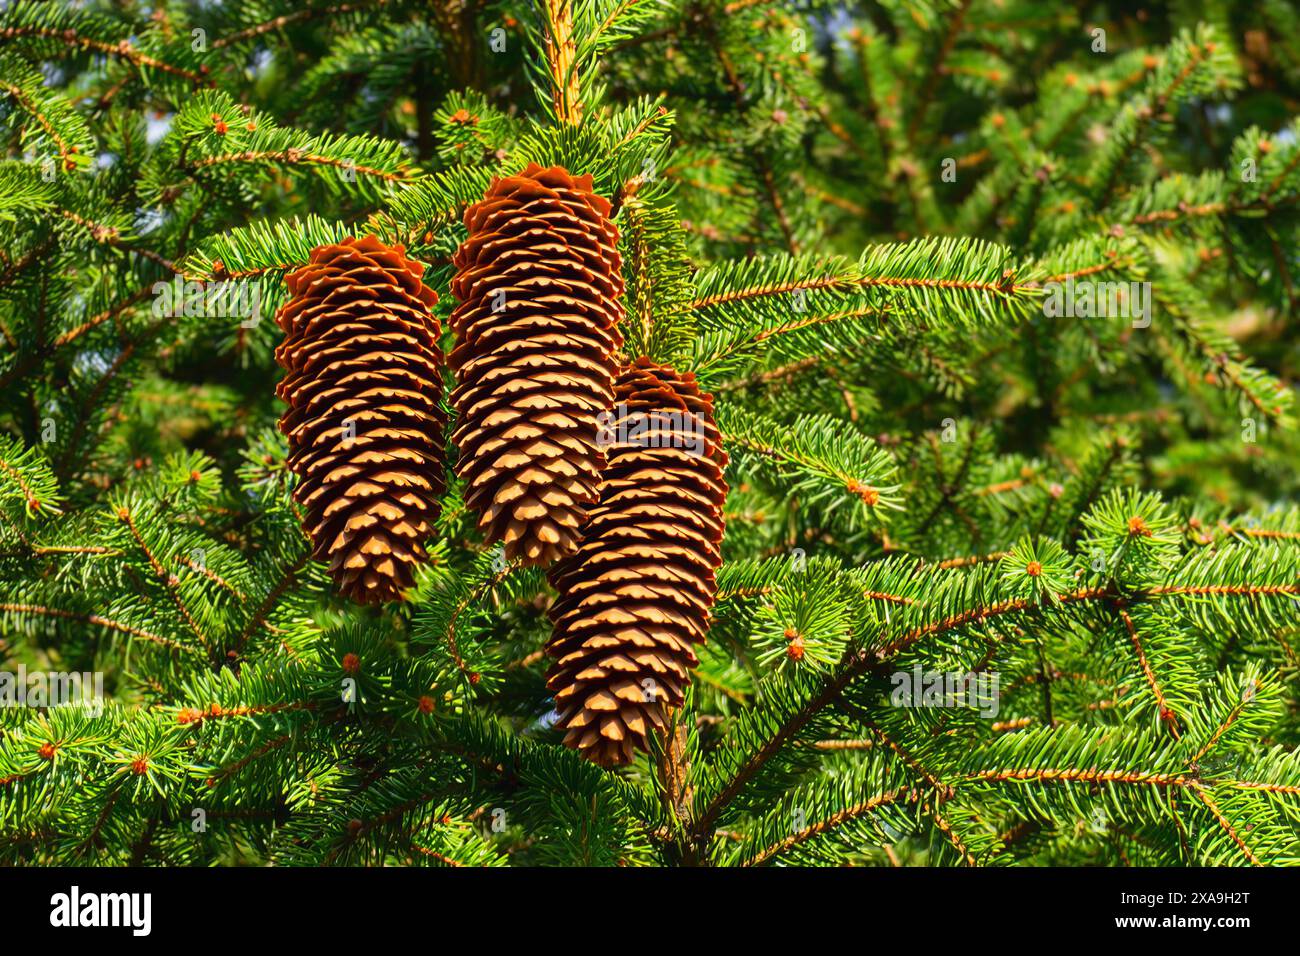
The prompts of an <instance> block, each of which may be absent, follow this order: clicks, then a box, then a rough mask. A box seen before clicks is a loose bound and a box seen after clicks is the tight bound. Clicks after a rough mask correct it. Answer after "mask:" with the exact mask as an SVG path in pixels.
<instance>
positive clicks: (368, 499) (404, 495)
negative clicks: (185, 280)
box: [275, 236, 447, 604]
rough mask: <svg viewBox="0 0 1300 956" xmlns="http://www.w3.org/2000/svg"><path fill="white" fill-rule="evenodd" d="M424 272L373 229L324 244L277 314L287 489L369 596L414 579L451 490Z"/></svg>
mask: <svg viewBox="0 0 1300 956" xmlns="http://www.w3.org/2000/svg"><path fill="white" fill-rule="evenodd" d="M423 275H424V266H423V265H421V264H420V263H418V262H415V261H414V260H411V259H407V258H406V256H405V249H404V247H402V246H395V247H393V248H389V247H387V246H385V245H383V243H381V242H379V240H377V239H375V238H374V237H373V236H367V237H365V238H363V239H346V240H344V241H343V242H342V243H340V244H338V245H328V246H320V247H319V248H317V249H313V250H312V254H311V260H310V261H309V262H308V264H307V265H305V266H303V267H302V268H301V269H299V270H298V271H297V272H294V273H293V274H292V275H290V276H289V277H288V278H287V280H286V281H287V283H288V286H289V292H290V293H291V294H292V298H291V299H290V300H289V302H287V303H286V304H285V305H284V307H283V308H282V309H281V310H280V312H279V314H278V315H277V316H276V321H277V322H278V323H279V325H280V328H281V329H282V330H283V331H284V334H285V338H284V341H283V342H282V343H281V344H280V346H279V348H277V349H276V351H275V358H276V361H278V362H279V363H280V365H281V366H283V367H284V369H285V372H286V374H285V377H284V379H283V380H282V381H281V382H280V384H279V386H278V387H277V388H276V394H277V395H279V396H280V398H282V399H284V401H285V402H287V403H288V405H289V408H288V410H286V411H285V413H284V416H283V417H282V418H281V419H280V431H282V432H284V434H285V436H286V437H287V438H288V439H289V458H288V465H289V467H290V468H291V469H292V470H293V472H294V473H295V474H296V475H297V476H298V485H297V487H296V488H295V489H294V492H293V496H294V499H295V500H296V501H297V502H298V503H299V504H301V505H302V506H303V508H304V510H305V511H306V515H305V519H304V526H305V528H306V530H307V533H308V534H309V535H310V536H311V539H312V542H313V544H314V545H315V548H314V550H313V552H312V557H314V558H317V559H318V560H323V561H328V562H329V572H330V574H331V575H332V576H333V578H334V580H335V581H336V583H337V585H338V589H339V591H340V592H341V593H342V594H344V595H346V596H348V597H350V598H352V599H353V600H355V601H358V602H361V603H363V604H366V603H377V602H381V601H392V600H401V599H402V591H404V590H405V589H406V588H408V587H410V586H411V585H412V584H413V583H414V574H413V572H414V569H415V565H416V564H417V563H419V562H421V561H424V560H425V559H426V558H427V557H428V553H427V552H426V551H425V549H424V540H425V539H426V538H427V537H428V536H429V534H430V533H431V532H432V530H433V529H432V524H433V522H434V521H436V520H437V517H438V508H439V503H438V498H439V496H440V495H441V494H442V492H443V489H444V481H443V474H442V468H443V452H444V448H445V446H444V443H443V432H444V429H445V426H446V424H447V416H446V413H445V412H443V410H442V408H441V406H440V404H439V402H440V399H441V396H442V370H441V363H442V352H441V351H440V349H439V345H438V337H439V335H440V333H441V328H440V326H439V323H438V319H437V318H436V317H435V316H434V315H433V313H432V312H431V307H432V306H433V305H434V303H436V302H437V301H438V295H437V293H436V292H434V291H433V290H432V289H430V288H428V287H427V286H425V284H424V282H423V280H422V278H421V277H422V276H423Z"/></svg>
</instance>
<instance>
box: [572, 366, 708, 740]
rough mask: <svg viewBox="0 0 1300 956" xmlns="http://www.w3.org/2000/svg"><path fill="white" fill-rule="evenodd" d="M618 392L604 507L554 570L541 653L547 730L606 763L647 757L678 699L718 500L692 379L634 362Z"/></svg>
mask: <svg viewBox="0 0 1300 956" xmlns="http://www.w3.org/2000/svg"><path fill="white" fill-rule="evenodd" d="M615 392H616V398H617V405H616V406H615V408H616V414H615V415H614V416H612V419H613V420H612V421H611V422H610V423H608V424H607V425H606V429H607V430H608V431H609V433H610V434H611V435H612V436H613V438H612V441H611V442H610V444H609V447H608V449H607V452H608V464H607V466H606V469H605V473H604V477H603V480H602V482H601V485H600V501H599V503H598V504H597V506H596V507H595V508H593V509H592V510H591V512H590V515H589V517H588V521H587V523H586V524H585V525H584V526H583V529H582V538H581V542H580V544H579V548H578V550H577V552H576V553H574V554H573V555H572V556H570V557H568V558H565V559H564V560H562V561H561V562H560V563H558V564H557V565H555V567H554V568H552V569H551V573H550V577H551V582H552V584H553V585H554V586H555V588H556V590H557V591H558V592H559V597H558V598H557V600H556V601H555V603H554V605H552V607H551V610H550V616H551V620H552V622H553V625H554V630H553V633H552V636H551V640H550V641H549V642H548V644H547V652H548V653H549V654H550V655H551V656H552V657H553V658H555V662H554V664H553V665H552V667H551V670H550V673H549V675H548V681H547V685H548V687H550V688H551V689H552V690H553V691H554V692H555V709H556V713H557V720H556V726H557V727H560V728H562V729H564V730H565V732H566V733H565V740H564V742H565V743H566V744H567V745H568V746H571V747H576V748H577V749H578V750H579V751H581V752H582V753H583V754H585V755H586V756H588V757H589V758H590V759H592V760H594V761H595V762H597V763H599V764H602V765H605V766H614V765H617V764H621V763H626V762H628V761H629V760H631V759H632V757H633V756H634V754H635V752H636V751H637V750H646V749H648V747H649V735H650V734H651V733H652V732H653V731H655V730H658V729H662V728H663V727H665V726H666V722H667V713H668V708H670V707H674V706H678V705H680V704H681V703H682V701H683V699H684V695H685V690H686V687H687V685H688V684H689V681H690V671H691V668H693V667H695V666H696V665H697V663H698V658H697V657H696V654H695V650H694V647H695V645H697V644H699V643H701V642H703V641H704V639H705V637H706V636H707V633H708V621H709V615H710V611H711V608H712V605H713V600H714V596H715V592H716V584H715V579H714V574H715V571H716V569H717V567H718V566H719V565H720V564H721V552H720V543H721V540H722V533H723V519H722V504H723V501H724V499H725V497H726V493H727V486H726V481H725V479H724V478H723V468H724V467H725V465H726V454H725V452H723V450H722V447H721V436H720V435H719V434H718V431H717V428H716V426H715V425H714V423H713V414H712V401H711V399H710V398H709V397H707V396H702V395H701V394H700V393H699V389H698V388H697V387H696V385H695V382H694V378H693V376H690V375H685V376H682V375H679V374H678V373H677V372H675V371H674V370H672V369H671V368H667V367H665V366H659V365H655V364H654V363H652V362H650V361H649V360H648V359H641V360H639V361H638V362H637V363H636V364H635V365H632V366H629V367H628V368H626V369H624V370H623V372H622V373H620V375H619V378H618V380H617V382H616V383H615ZM647 433H648V434H647ZM656 445H662V446H663V447H655V446H656ZM691 447H695V448H696V449H697V451H698V454H691V453H689V452H688V451H687V449H688V448H691Z"/></svg>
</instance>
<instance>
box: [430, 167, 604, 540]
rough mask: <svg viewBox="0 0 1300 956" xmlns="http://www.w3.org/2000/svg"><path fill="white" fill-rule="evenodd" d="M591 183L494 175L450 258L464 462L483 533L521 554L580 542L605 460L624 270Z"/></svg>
mask: <svg viewBox="0 0 1300 956" xmlns="http://www.w3.org/2000/svg"><path fill="white" fill-rule="evenodd" d="M591 186H592V182H591V176H589V175H588V176H582V177H578V178H576V179H575V178H574V177H573V176H571V175H570V174H569V173H568V172H567V171H566V170H564V169H562V168H561V167H559V166H552V167H551V168H550V169H542V168H541V167H540V166H537V165H530V166H529V167H528V168H527V169H525V170H524V171H523V173H522V174H520V175H518V176H510V177H507V178H505V179H500V180H497V181H495V182H493V184H492V186H491V187H490V188H489V189H488V192H487V196H486V197H485V198H484V199H483V200H482V201H480V202H478V203H475V204H474V205H473V206H471V207H470V208H469V209H468V210H466V212H465V225H466V226H467V227H468V228H469V238H468V239H466V240H465V242H464V243H463V244H462V245H461V247H460V249H458V250H457V252H456V256H455V259H454V262H455V265H456V268H457V274H456V276H455V278H454V279H452V283H451V289H452V292H453V293H455V295H456V297H457V298H458V299H459V300H460V304H459V305H457V306H456V309H455V311H454V312H453V313H452V315H451V320H450V322H451V327H452V330H453V331H454V332H455V333H456V348H455V350H454V351H453V352H452V353H451V360H450V362H451V367H452V369H453V370H454V371H455V373H456V382H457V386H456V389H455V390H454V391H453V392H452V396H451V401H452V404H453V405H454V406H455V408H456V412H457V414H458V416H459V420H458V423H457V427H456V431H455V434H454V435H453V436H452V440H453V441H454V442H455V443H456V446H457V447H458V448H459V449H460V460H459V462H458V463H457V465H456V474H457V475H459V476H460V477H462V478H464V479H465V482H466V491H465V501H466V504H467V505H468V506H469V507H470V508H472V509H474V511H476V512H478V514H479V516H480V518H479V527H480V528H482V529H483V533H484V537H485V538H486V539H487V541H488V543H489V544H491V543H495V542H497V541H501V542H504V548H505V557H506V559H507V560H509V561H515V560H520V561H521V562H522V563H524V564H543V565H544V564H549V563H551V562H553V561H554V560H556V559H557V558H560V557H563V556H564V555H566V554H570V553H572V552H573V549H574V548H575V547H576V541H577V534H578V528H579V526H580V525H581V523H582V520H583V517H584V515H585V513H586V511H587V509H588V508H589V507H590V506H591V505H592V504H593V503H594V502H595V500H596V486H597V484H598V483H599V480H600V470H601V468H602V467H603V465H604V455H603V454H602V451H601V448H600V447H599V445H598V443H597V440H596V432H597V428H598V426H597V417H598V416H599V415H600V414H601V413H602V412H606V411H608V409H609V407H610V405H611V404H612V403H613V381H614V374H615V371H616V369H617V365H616V362H615V359H614V353H615V352H616V351H617V350H618V349H619V348H620V347H621V346H622V344H623V339H622V336H621V334H620V333H619V331H618V327H617V326H618V322H619V320H620V319H621V318H622V316H623V307H622V305H621V303H620V302H619V298H620V296H622V294H623V276H622V272H621V269H622V259H621V257H620V256H619V253H618V250H617V248H616V246H617V243H618V229H617V228H616V227H615V226H614V224H613V223H612V222H610V220H609V212H610V205H609V203H608V202H607V201H606V200H605V199H603V198H601V197H600V196H597V195H596V194H595V193H593V192H592V191H591Z"/></svg>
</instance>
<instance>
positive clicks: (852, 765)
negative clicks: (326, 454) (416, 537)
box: [0, 0, 1300, 866]
mask: <svg viewBox="0 0 1300 956" xmlns="http://www.w3.org/2000/svg"><path fill="white" fill-rule="evenodd" d="M1197 6H1199V5H1197V4H1172V5H1167V7H1161V8H1153V9H1151V10H1148V11H1147V14H1148V15H1147V16H1146V17H1145V19H1143V18H1134V17H1133V16H1131V11H1130V9H1129V6H1128V5H1126V4H1123V3H1109V2H1103V3H1099V4H1093V5H1091V6H1090V7H1089V8H1088V11H1087V15H1086V17H1084V16H1083V15H1082V14H1080V13H1079V12H1078V11H1077V10H1076V9H1075V8H1073V7H1072V6H1069V5H1060V6H1059V9H1050V10H1049V9H1047V8H1046V6H1045V5H1043V4H1035V3H1029V2H1019V0H1009V2H1003V0H942V2H937V0H936V2H923V3H915V2H899V0H878V2H867V0H862V2H857V0H854V2H850V3H847V4H840V3H828V2H816V0H801V2H797V3H788V2H776V0H690V2H687V0H535V2H534V0H500V2H494V3H487V2H484V0H464V2H460V3H456V4H429V3H416V2H412V0H387V2H383V3H381V2H378V0H355V2H350V3H348V4H344V5H339V4H337V3H330V2H327V0H308V2H304V3H299V2H290V0H226V2H224V3H215V4H214V3H199V2H193V0H162V2H156V3H151V4H149V5H147V6H146V5H141V4H136V3H121V2H108V0H87V2H85V3H77V4H70V3H40V2H31V0H16V2H12V3H7V4H0V142H3V146H4V155H3V156H0V698H2V700H3V703H5V704H6V705H7V704H9V703H10V702H15V703H16V702H17V700H16V697H15V695H16V694H17V693H18V690H17V684H16V680H17V676H18V674H20V673H25V674H28V675H38V677H46V676H48V675H51V674H54V675H72V674H76V675H78V680H80V679H81V675H85V676H86V679H87V680H88V681H89V686H90V687H91V688H98V687H102V697H101V696H92V697H91V699H90V700H89V702H88V703H86V704H85V705H78V704H62V705H59V706H49V704H50V703H51V700H50V699H49V694H50V692H52V691H53V690H54V688H53V687H52V686H46V685H41V684H40V683H39V682H38V683H37V684H32V685H30V686H25V687H24V688H23V693H24V695H25V699H24V700H23V701H22V702H23V703H25V704H26V706H0V861H2V862H5V863H78V864H112V865H127V864H148V865H196V866H198V865H212V864H251V865H261V864H267V863H271V864H279V865H327V864H337V865H393V864H400V865H430V866H489V865H569V866H572V865H592V866H610V865H701V864H712V865H751V866H752V865H841V864H845V863H855V864H857V863H861V864H868V865H900V864H903V865H907V864H918V865H936V866H949V865H1084V864H1087V865H1188V866H1204V865H1241V864H1272V865H1295V864H1297V863H1300V758H1298V757H1297V755H1296V754H1297V749H1296V748H1297V745H1298V744H1300V719H1298V718H1297V689H1298V687H1300V684H1298V682H1300V660H1298V659H1297V646H1298V645H1297V640H1298V639H1300V508H1298V507H1297V506H1296V504H1295V501H1296V493H1297V488H1298V485H1300V483H1298V481H1297V476H1296V470H1295V462H1296V461H1297V460H1300V442H1298V441H1297V438H1296V433H1295V422H1294V415H1293V405H1292V393H1291V388H1290V385H1289V383H1291V382H1293V381H1294V380H1295V378H1296V376H1297V374H1298V372H1300V351H1298V350H1297V336H1296V334H1295V329H1296V321H1297V308H1298V306H1300V293H1298V292H1297V289H1300V282H1298V281H1297V278H1298V277H1297V269H1300V262H1297V261H1296V255H1295V250H1296V249H1297V248H1300V242H1298V241H1297V240H1300V216H1298V215H1297V205H1298V204H1297V200H1300V121H1297V119H1296V117H1295V113H1296V103H1297V102H1300V40H1297V37H1298V36H1300V30H1297V26H1298V25H1300V19H1298V18H1297V15H1296V13H1295V11H1294V10H1293V9H1292V6H1291V5H1289V4H1287V3H1285V2H1283V0H1263V2H1252V3H1246V2H1225V3H1219V4H1214V5H1212V7H1213V10H1212V11H1211V12H1210V13H1208V14H1205V15H1204V20H1205V22H1201V21H1200V20H1198V19H1196V18H1195V16H1194V14H1193V13H1192V12H1191V11H1192V8H1194V7H1197ZM1094 29H1102V30H1104V31H1105V41H1106V44H1107V48H1106V50H1104V51H1103V50H1100V49H1096V48H1095V44H1096V42H1097V36H1096V34H1095V33H1094V32H1093V31H1094ZM530 162H537V163H541V164H546V165H549V164H562V165H564V166H566V167H568V168H569V169H570V170H572V171H573V172H574V173H576V174H580V175H581V174H591V175H592V177H593V181H594V184H595V188H596V190H597V191H598V192H600V193H601V194H602V195H604V196H606V197H608V198H609V200H610V201H611V203H612V205H613V209H614V213H613V215H614V218H615V221H616V223H617V224H618V226H619V229H620V236H621V238H620V253H621V255H622V257H623V271H624V278H625V280H626V283H627V293H626V296H625V301H624V305H625V307H626V310H627V318H626V321H625V323H624V327H623V332H624V336H625V347H624V354H623V356H622V357H623V358H628V359H630V358H635V357H637V356H639V355H643V354H644V355H649V356H650V357H652V358H654V359H656V360H658V361H662V362H670V363H672V364H674V365H675V366H677V367H678V368H679V369H681V370H682V371H684V372H685V371H690V372H693V373H695V374H696V375H697V376H698V378H699V380H700V382H701V383H702V384H703V386H704V387H705V388H706V389H708V390H711V391H712V392H714V393H715V396H716V410H717V417H718V423H719V427H720V429H721V431H722V434H723V441H724V446H725V448H726V450H727V452H728V454H729V456H730V463H729V465H728V470H727V479H728V482H729V485H730V488H731V491H730V494H729V496H728V499H727V502H726V519H727V531H726V537H725V540H724V553H725V558H726V560H725V563H724V564H723V566H722V567H721V568H720V569H719V571H718V588H719V598H718V603H717V606H716V608H715V611H714V617H713V621H712V626H711V631H710V635H709V640H708V642H707V644H706V645H704V646H703V647H702V648H700V650H699V656H700V664H699V667H698V668H697V669H696V671H695V674H694V679H693V684H692V687H691V689H690V692H689V695H688V699H687V703H686V706H685V707H683V708H682V709H680V710H679V711H677V712H676V713H675V714H673V715H672V718H671V719H672V727H671V728H670V732H668V733H665V734H663V735H662V736H660V737H658V738H656V740H655V741H654V752H653V753H651V754H648V755H645V756H643V757H642V758H640V759H639V760H638V761H637V762H636V763H634V764H632V765H631V766H629V767H627V768H625V769H623V770H619V771H617V772H609V771H605V770H602V769H600V768H597V767H595V766H593V765H591V764H589V763H586V762H584V761H583V760H582V759H581V758H579V757H578V756H577V755H576V754H575V753H573V752H571V751H569V750H566V749H565V748H564V747H562V746H561V744H560V735H559V734H558V733H557V732H556V731H555V730H554V729H553V727H552V721H553V719H554V714H553V709H552V694H551V691H550V690H549V689H548V688H547V687H546V681H545V671H546V658H545V657H544V655H543V653H542V647H543V644H544V643H545V641H546V638H547V636H548V633H549V624H548V621H547V618H546V613H545V612H546V608H547V606H548V604H549V602H550V600H551V598H552V597H553V592H552V591H551V589H550V586H549V585H548V583H547V580H546V577H545V573H544V571H543V570H540V569H521V568H516V567H511V566H509V565H507V564H506V563H505V562H504V560H503V559H502V558H501V556H500V554H499V552H496V551H493V550H491V549H487V548H485V547H484V546H483V544H482V541H481V538H480V536H479V534H478V531H477V530H476V528H475V522H474V520H473V518H472V516H471V515H469V514H468V513H467V509H466V507H465V504H464V501H463V499H462V497H461V495H462V489H461V487H460V486H459V484H458V482H457V481H456V480H455V479H454V478H450V477H449V482H448V491H447V493H446V495H445V497H444V500H443V512H442V515H441V517H440V519H439V521H438V527H437V539H436V541H431V542H430V545H429V550H430V554H431V560H430V561H429V562H428V564H427V565H425V566H424V567H423V568H422V570H421V572H420V576H419V579H418V582H417V585H416V587H415V588H414V589H413V590H412V591H411V593H410V595H409V600H408V601H406V602H404V603H402V604H397V605H392V606H386V607H382V608H361V607H357V606H353V605H349V604H346V603H344V602H343V601H341V600H340V599H339V598H338V597H337V596H336V595H334V594H333V593H332V592H331V590H330V587H329V582H328V579H327V578H326V576H325V574H324V572H323V568H322V567H321V566H320V565H319V564H318V563H316V562H314V561H312V560H311V559H310V556H309V553H310V551H309V543H308V541H307V540H306V537H305V535H304V533H303V531H302V528H301V523H300V515H299V511H298V508H297V506H296V505H295V504H294V502H293V501H292V498H291V495H290V491H291V488H292V481H293V479H292V476H291V475H290V473H289V472H288V471H287V470H286V466H285V454H286V448H285V443H284V440H283V438H282V437H281V436H280V434H279V432H278V431H277V430H276V428H275V421H276V419H277V417H278V415H279V414H280V412H281V408H280V406H279V403H278V401H277V400H276V398H275V396H274V388H273V384H274V382H275V381H276V380H277V378H278V376H279V374H280V373H279V370H278V369H277V367H276V365H275V362H274V358H273V355H272V353H273V350H274V348H275V346H276V345H277V344H278V342H279V336H280V332H279V329H278V326H277V325H276V323H275V322H274V321H273V318H272V317H273V314H274V310H275V309H276V308H277V307H278V305H279V304H280V303H281V302H282V301H283V299H284V296H285V288H284V277H285V276H286V275H287V274H288V273H290V272H291V271H293V270H294V269H296V268H298V267H299V266H300V265H302V264H303V263H304V262H305V261H306V260H307V258H308V256H309V255H310V252H311V250H312V249H313V248H314V247H316V246H318V245H321V244H323V243H327V242H333V241H337V240H338V239H340V238H342V237H344V236H346V235H350V234H352V235H358V234H374V235H377V236H379V237H380V238H381V239H383V240H384V241H386V242H389V243H394V244H396V243H400V244H403V245H404V246H405V247H406V248H407V251H408V254H410V255H411V256H413V257H415V258H416V259H418V260H420V261H423V262H425V263H427V266H428V268H427V270H426V275H425V280H426V282H428V283H429V284H430V285H431V286H432V287H433V288H435V289H436V290H437V292H438V294H439V296H440V302H439V304H438V305H437V307H436V308H437V310H438V312H439V315H440V316H442V317H443V318H445V317H446V315H447V314H448V313H449V312H450V310H451V308H452V307H453V304H454V299H453V297H452V295H451V293H450V288H449V284H450V280H451V275H452V266H451V256H452V255H453V253H454V251H455V249H456V247H457V246H458V244H459V243H460V241H461V240H462V239H463V238H464V235H465V228H464V225H463V223H462V217H463V214H464V210H465V208H466V207H467V206H468V205H469V204H470V203H472V202H474V201H475V200H476V199H478V198H479V197H480V196H481V195H482V194H483V192H484V191H485V190H486V189H487V188H488V186H489V184H490V183H491V181H492V179H493V177H495V176H499V175H502V174H505V173H509V172H511V171H515V170H518V169H520V168H522V167H523V166H525V165H526V164H528V163H530ZM1079 283H1082V284H1083V287H1087V288H1088V289H1089V290H1091V289H1092V284H1099V283H1112V284H1114V285H1113V286H1112V287H1110V290H1109V291H1110V293H1111V294H1113V295H1114V298H1113V299H1112V300H1111V301H1113V302H1114V303H1116V304H1117V305H1118V306H1119V310H1118V311H1101V312H1088V313H1087V314H1085V312H1084V311H1080V310H1079V309H1078V308H1071V309H1070V310H1065V311H1062V310H1060V309H1057V308H1055V307H1054V306H1053V305H1052V304H1053V303H1055V302H1059V301H1069V300H1060V299H1059V298H1058V297H1059V296H1060V295H1061V293H1062V289H1063V288H1064V287H1068V286H1071V285H1072V284H1079ZM1099 288H1100V287H1099ZM1105 292H1106V290H1105V289H1102V292H1101V293H1099V295H1101V296H1102V298H1104V297H1105V296H1104V295H1103V293H1105ZM177 296H179V298H177ZM1141 302H1145V303H1146V306H1147V311H1145V312H1144V313H1143V314H1140V315H1139V314H1136V313H1134V312H1133V311H1132V309H1133V308H1135V307H1136V306H1138V305H1139V304H1140V303H1141ZM1074 304H1075V305H1076V306H1077V305H1078V303H1077V302H1076V303H1074ZM448 338H450V336H448ZM444 344H447V345H449V344H450V342H449V341H448V342H446V343H444ZM450 451H451V454H452V455H454V449H451V450H450ZM59 679H60V680H62V677H61V678H59ZM97 681H98V682H99V683H98V684H97V683H96V682H97ZM917 682H919V684H918V683H917ZM65 689H66V688H65ZM42 694H44V695H45V696H44V697H43V696H41V695H42Z"/></svg>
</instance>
